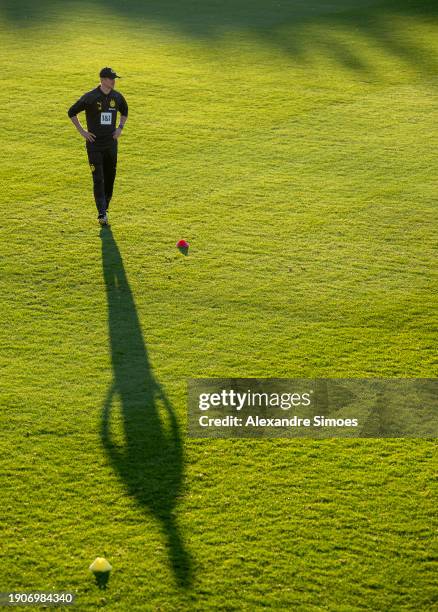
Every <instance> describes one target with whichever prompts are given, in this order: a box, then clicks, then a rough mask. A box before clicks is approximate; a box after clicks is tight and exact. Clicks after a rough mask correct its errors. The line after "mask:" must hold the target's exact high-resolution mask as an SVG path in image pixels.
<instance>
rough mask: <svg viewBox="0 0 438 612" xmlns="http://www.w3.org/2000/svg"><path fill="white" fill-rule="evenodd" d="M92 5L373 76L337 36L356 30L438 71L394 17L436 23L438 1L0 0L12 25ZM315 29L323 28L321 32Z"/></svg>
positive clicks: (425, 70) (137, 21)
mask: <svg viewBox="0 0 438 612" xmlns="http://www.w3.org/2000/svg"><path fill="white" fill-rule="evenodd" d="M88 7H91V8H92V9H95V10H96V11H102V16H103V17H105V16H107V15H108V14H114V15H117V16H118V17H121V18H122V19H123V20H124V21H125V22H126V25H127V26H129V25H133V26H134V27H135V28H136V31H138V32H140V33H141V28H142V26H143V25H144V24H146V23H147V24H158V25H159V26H161V27H163V28H169V27H170V28H173V29H174V30H175V31H180V32H181V33H182V34H183V35H188V36H190V37H192V38H194V39H197V40H204V41H206V42H207V43H211V41H213V42H214V41H215V39H220V38H221V37H222V36H223V35H224V34H226V33H233V32H239V33H247V34H249V35H251V36H254V37H257V38H258V39H259V40H260V42H261V43H262V44H265V45H266V44H268V45H271V46H275V47H278V48H280V49H281V50H282V51H283V52H285V53H288V54H289V55H290V56H292V57H293V58H294V60H295V61H297V62H298V61H301V62H303V63H305V62H306V56H307V55H308V52H309V51H312V50H313V49H316V50H318V51H320V50H323V51H324V54H325V55H326V56H327V57H329V58H332V59H333V60H335V61H336V62H338V63H339V64H341V65H343V66H344V67H345V68H348V69H351V70H354V71H357V72H359V73H364V74H368V73H371V72H372V68H373V67H372V66H370V65H368V62H367V59H366V58H365V57H363V52H362V50H361V49H360V48H358V46H357V45H355V43H354V42H353V40H349V39H348V38H346V39H342V40H339V38H336V36H334V33H336V31H337V30H340V31H341V32H346V33H354V35H357V36H358V37H360V38H361V39H363V40H366V41H368V42H369V43H370V44H371V45H373V46H374V47H376V48H379V49H381V50H382V51H384V52H385V53H386V54H388V55H392V56H395V57H397V58H398V59H399V60H402V61H404V62H406V63H408V64H410V65H411V66H413V67H415V68H416V69H417V70H418V72H419V73H420V74H422V75H424V76H431V77H435V76H436V72H437V68H438V63H437V58H436V57H434V55H433V53H432V51H431V50H430V49H427V48H425V47H424V45H423V44H422V42H421V41H414V40H413V39H412V36H410V37H409V36H406V35H405V33H404V31H399V29H398V27H396V25H397V24H396V23H395V22H394V17H396V18H397V17H402V18H410V19H412V20H415V19H418V20H420V21H421V22H423V23H425V22H427V23H435V24H436V23H437V21H438V3H437V2H436V0H331V1H330V2H329V1H327V2H325V3H324V2H321V1H320V0H308V1H305V0H205V1H203V2H199V0H76V1H75V3H74V5H73V4H71V3H64V2H62V1H61V0H38V1H35V0H19V1H17V0H0V14H1V15H2V16H3V18H5V19H6V20H7V21H8V23H9V24H12V25H13V26H14V27H25V26H27V25H32V24H33V23H35V22H39V23H44V22H47V27H48V28H53V24H54V23H56V20H57V19H59V18H61V17H67V15H68V12H69V11H72V10H73V9H74V10H75V11H78V12H80V11H81V9H86V8H88ZM96 26H97V27H98V24H96ZM312 26H317V27H318V30H317V32H316V33H315V31H314V30H313V29H312ZM122 27H123V26H122Z"/></svg>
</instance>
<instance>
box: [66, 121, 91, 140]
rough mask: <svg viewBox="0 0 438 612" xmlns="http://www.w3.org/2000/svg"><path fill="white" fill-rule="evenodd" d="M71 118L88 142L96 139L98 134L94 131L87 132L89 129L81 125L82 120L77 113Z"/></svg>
mask: <svg viewBox="0 0 438 612" xmlns="http://www.w3.org/2000/svg"><path fill="white" fill-rule="evenodd" d="M70 119H71V122H72V123H73V125H74V126H75V127H76V129H77V131H78V132H79V134H80V135H81V136H83V138H85V140H88V142H94V141H95V140H96V135H95V134H93V133H92V132H87V130H84V128H83V127H82V125H81V122H80V121H79V119H78V118H77V116H76V115H75V116H74V117H70Z"/></svg>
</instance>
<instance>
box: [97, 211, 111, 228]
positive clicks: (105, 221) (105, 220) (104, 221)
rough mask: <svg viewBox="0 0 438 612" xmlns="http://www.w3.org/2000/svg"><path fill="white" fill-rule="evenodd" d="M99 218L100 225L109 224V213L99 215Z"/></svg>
mask: <svg viewBox="0 0 438 612" xmlns="http://www.w3.org/2000/svg"><path fill="white" fill-rule="evenodd" d="M97 220H98V221H99V223H100V225H109V223H108V215H107V214H106V213H105V214H104V215H99V216H98V217H97Z"/></svg>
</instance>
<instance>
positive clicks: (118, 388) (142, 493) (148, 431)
mask: <svg viewBox="0 0 438 612" xmlns="http://www.w3.org/2000/svg"><path fill="white" fill-rule="evenodd" d="M100 236H101V239H102V264H103V275H104V279H105V285H106V294H107V299H108V313H109V317H108V318H109V337H110V345H111V359H112V367H113V372H114V382H113V384H112V386H111V388H110V389H109V391H108V394H107V397H106V400H105V404H104V408H103V415H102V423H101V439H102V443H103V446H104V448H105V450H106V452H107V453H108V456H109V458H110V460H111V463H112V465H113V467H114V469H115V471H116V472H117V473H118V475H119V477H120V479H121V480H122V481H123V482H124V483H125V485H126V488H127V490H128V493H129V494H130V495H131V496H132V497H133V498H134V499H136V500H137V502H138V503H139V504H140V505H141V506H142V507H143V508H145V509H147V510H149V511H150V512H151V513H152V514H153V515H154V516H155V517H156V518H157V519H159V521H160V522H161V525H162V528H163V531H164V533H165V535H166V538H167V545H168V550H169V557H170V560H171V564H172V567H173V571H174V574H175V577H176V580H177V582H178V584H179V585H180V586H182V587H188V586H190V583H191V570H190V558H189V555H188V553H187V551H186V550H185V547H184V543H183V540H182V538H181V535H180V533H179V529H178V526H177V523H176V518H175V505H176V501H177V498H178V495H179V493H180V491H181V486H182V481H183V452H182V444H181V436H180V431H179V426H178V422H177V420H176V417H175V413H174V411H173V409H172V406H171V404H170V402H169V400H168V399H167V398H166V395H165V393H164V391H163V389H162V387H161V386H160V384H159V383H158V381H157V380H156V379H155V378H154V375H153V372H152V368H151V365H150V363H149V359H148V355H147V350H146V346H145V343H144V339H143V335H142V332H141V328H140V322H139V320H138V316H137V311H136V307H135V303H134V299H133V296H132V292H131V289H130V286H129V283H128V280H127V278H126V273H125V269H124V267H123V261H122V258H121V255H120V252H119V249H118V247H117V244H116V242H115V240H114V237H113V235H112V232H111V230H110V229H109V228H103V229H102V231H101V234H100ZM116 395H118V397H119V399H120V405H121V417H122V426H123V434H124V442H123V443H122V444H117V442H116V438H115V437H114V436H113V434H112V431H111V411H112V407H111V406H112V403H113V399H114V397H115V396H116Z"/></svg>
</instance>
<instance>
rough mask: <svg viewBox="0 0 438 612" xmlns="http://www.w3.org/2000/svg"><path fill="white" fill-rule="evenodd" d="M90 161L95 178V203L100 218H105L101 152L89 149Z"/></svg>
mask: <svg viewBox="0 0 438 612" xmlns="http://www.w3.org/2000/svg"><path fill="white" fill-rule="evenodd" d="M87 153H88V161H89V163H90V169H91V174H92V176H93V189H94V201H95V202H96V208H97V212H98V213H99V217H103V216H104V215H105V211H106V199H105V187H104V172H103V155H102V152H101V151H93V150H90V149H88V148H87Z"/></svg>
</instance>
